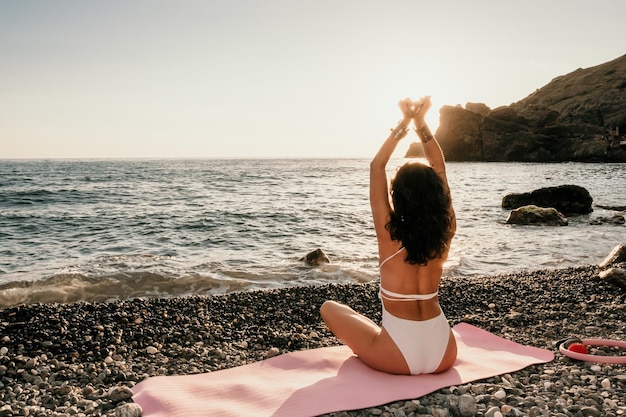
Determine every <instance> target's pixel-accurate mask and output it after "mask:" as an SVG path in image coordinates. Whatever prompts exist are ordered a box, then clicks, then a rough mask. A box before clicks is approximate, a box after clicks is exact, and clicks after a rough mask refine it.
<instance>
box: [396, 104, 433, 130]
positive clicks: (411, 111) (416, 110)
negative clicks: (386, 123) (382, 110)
mask: <svg viewBox="0 0 626 417" xmlns="http://www.w3.org/2000/svg"><path fill="white" fill-rule="evenodd" d="M398 106H399V107H400V111H402V115H403V118H404V120H403V122H404V123H406V124H407V125H408V124H409V122H410V120H411V119H413V123H414V124H415V128H416V129H419V128H421V127H422V126H424V125H425V124H426V122H425V121H424V117H425V116H426V113H428V110H430V107H431V106H432V103H431V102H430V96H424V97H422V98H420V99H419V100H417V101H413V100H411V99H410V98H408V97H407V98H405V99H404V100H400V102H399V103H398Z"/></svg>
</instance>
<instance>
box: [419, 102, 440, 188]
mask: <svg viewBox="0 0 626 417" xmlns="http://www.w3.org/2000/svg"><path fill="white" fill-rule="evenodd" d="M414 106H415V108H414V112H413V123H415V131H416V132H417V136H419V138H420V141H421V142H422V148H423V149H424V156H425V157H426V159H427V160H428V163H429V164H430V166H431V167H432V168H433V169H434V170H435V172H436V173H437V174H439V176H440V177H441V178H442V179H443V180H444V182H445V184H446V186H447V185H448V179H447V177H446V163H445V160H444V157H443V152H442V151H441V147H439V143H437V140H436V139H435V137H434V136H433V134H432V133H431V131H430V128H429V127H428V124H426V120H424V117H425V116H426V113H427V112H428V110H430V107H431V106H432V103H431V102H430V96H427V97H424V98H422V99H421V100H419V101H417V102H415V105H414Z"/></svg>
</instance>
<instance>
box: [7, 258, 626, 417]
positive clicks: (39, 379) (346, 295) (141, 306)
mask: <svg viewBox="0 0 626 417" xmlns="http://www.w3.org/2000/svg"><path fill="white" fill-rule="evenodd" d="M598 272H600V268H598V267H597V266H593V265H587V266H579V267H569V268H564V269H545V270H534V271H523V272H515V273H510V274H503V275H493V276H482V277H469V278H447V277H444V278H443V279H442V281H441V287H440V303H441V306H442V309H443V310H444V312H445V314H446V317H447V318H448V321H449V322H450V324H451V325H452V326H453V325H455V324H457V323H459V322H466V323H469V324H472V325H474V326H477V327H480V328H482V329H484V330H487V331H490V332H492V333H494V334H496V335H498V336H501V337H504V338H507V339H510V340H512V341H514V342H518V343H522V344H526V345H531V346H536V347H540V348H546V349H550V350H552V351H554V352H555V356H556V357H555V360H554V361H553V362H550V363H548V364H544V365H532V366H530V367H528V368H525V369H523V370H521V371H518V372H514V373H512V374H507V375H502V376H496V377H492V378H488V379H485V380H480V381H474V382H472V383H469V384H465V385H463V386H459V387H451V388H445V389H441V390H438V391H435V392H433V393H431V394H428V395H426V396H424V397H422V398H420V399H417V400H408V401H400V402H395V403H392V404H387V405H381V406H379V407H376V408H370V409H365V410H356V411H349V412H341V413H332V414H329V416H336V417H339V416H341V417H345V416H368V415H400V414H399V413H401V412H402V413H404V415H406V416H418V415H437V416H447V415H450V416H453V415H460V414H459V413H460V411H459V408H458V407H459V405H458V398H459V396H461V395H469V396H471V397H472V398H473V400H472V401H473V402H474V403H475V405H476V410H477V414H475V415H485V416H493V415H494V414H495V411H496V409H494V407H497V411H499V412H500V413H501V414H503V415H505V416H506V415H511V416H513V415H531V416H543V415H555V414H556V413H560V414H558V415H564V416H578V415H585V416H589V415H591V416H595V415H598V416H599V415H605V416H611V415H613V416H619V415H626V400H625V398H626V365H623V364H622V365H606V364H595V363H590V362H576V361H573V360H571V359H569V358H566V357H564V356H563V355H561V354H560V353H559V352H558V347H557V346H556V344H557V342H558V341H560V340H562V339H566V338H569V337H580V338H607V339H619V340H626V333H625V329H626V292H625V291H623V290H621V289H620V288H619V287H617V286H615V285H613V284H611V283H609V282H608V281H606V280H603V279H601V278H599V277H598ZM377 283H378V282H377V281H374V282H369V283H363V284H356V283H352V284H328V285H321V286H302V287H300V286H299V287H289V288H281V289H271V290H255V291H247V292H235V293H228V294H224V295H218V296H189V297H177V298H154V299H131V300H123V301H116V302H109V303H84V302H80V303H74V304H34V305H26V306H16V307H8V308H5V309H2V310H0V382H1V384H2V385H3V389H2V390H3V391H4V395H3V396H2V395H0V416H5V415H15V416H19V415H29V416H57V417H61V416H66V415H67V416H69V415H75V416H105V415H106V416H115V415H121V414H120V413H121V412H122V411H126V412H131V414H127V415H138V414H136V412H137V410H136V407H133V406H132V405H126V404H133V403H132V400H131V399H130V394H129V393H130V389H129V388H130V387H132V386H134V385H135V384H136V383H138V382H140V381H141V380H143V379H144V378H146V377H148V376H156V375H180V374H189V373H198V372H209V371H216V370H220V369H226V368H230V367H234V366H239V365H244V364H247V363H251V362H255V361H258V360H262V359H265V358H267V357H271V356H274V355H276V354H281V353H286V352H288V351H294V350H301V349H314V348H318V347H324V346H333V345H337V344H339V343H340V342H339V341H338V340H337V339H336V338H335V337H334V336H333V335H332V334H331V333H330V332H329V331H328V330H327V329H326V327H325V326H324V324H323V322H322V320H321V318H320V316H319V306H320V305H321V304H322V303H323V302H324V301H325V300H327V299H334V300H337V301H340V302H343V303H346V304H348V305H350V306H351V307H353V308H354V309H355V310H357V311H359V312H361V313H363V314H365V315H367V316H368V317H369V318H371V319H372V320H374V321H375V322H380V302H379V300H378V296H377ZM501 391H502V392H504V393H505V395H504V396H502V395H501V394H500V392H501ZM9 410H11V411H9ZM394 410H395V411H394ZM132 412H135V414H132ZM385 413H387V414H385Z"/></svg>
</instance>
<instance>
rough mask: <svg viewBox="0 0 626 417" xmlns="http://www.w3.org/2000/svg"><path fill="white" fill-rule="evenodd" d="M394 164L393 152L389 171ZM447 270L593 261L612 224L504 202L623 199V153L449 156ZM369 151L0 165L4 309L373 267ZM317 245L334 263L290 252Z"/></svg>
mask: <svg viewBox="0 0 626 417" xmlns="http://www.w3.org/2000/svg"><path fill="white" fill-rule="evenodd" d="M403 162H405V160H402V159H397V160H392V161H391V163H390V165H389V166H390V168H389V174H390V175H392V174H393V172H394V171H395V167H396V166H398V165H400V164H402V163H403ZM448 176H449V181H450V187H451V192H452V197H453V203H454V207H455V210H456V214H457V219H458V220H457V221H458V230H457V234H456V237H455V238H454V240H453V242H452V247H451V251H450V257H449V260H448V262H447V263H446V268H445V271H444V275H446V276H449V277H463V276H476V275H493V274H501V273H507V272H513V271H519V270H529V269H531V270H533V269H540V268H559V267H566V266H572V265H582V264H595V263H598V262H599V261H601V260H602V259H603V258H604V257H605V256H606V255H607V254H608V253H609V252H610V251H611V249H612V248H613V247H614V246H615V245H617V244H619V243H623V242H624V231H625V230H626V228H625V226H623V225H613V224H601V225H591V224H590V220H593V219H595V218H598V217H602V216H605V217H606V216H610V215H612V214H615V213H614V212H613V211H610V210H606V209H602V208H598V207H597V206H596V207H595V209H594V212H593V213H591V214H589V215H584V216H576V217H570V218H569V225H568V226H564V227H539V226H512V225H507V224H506V223H505V221H506V218H507V216H508V213H509V211H508V210H504V209H502V208H501V201H502V197H504V196H505V195H506V194H509V193H519V192H528V191H532V190H534V189H537V188H540V187H546V186H556V185H562V184H574V185H579V186H582V187H585V188H586V189H587V190H588V191H589V192H590V193H591V195H592V197H593V199H594V204H599V205H606V206H619V205H622V206H623V205H626V164H604V163H598V164H584V163H561V164H533V163H449V164H448ZM368 179H369V160H367V159H280V160H278V159H263V160H255V159H240V160H236V159H198V160H189V159H176V160H168V159H158V160H147V159H142V160H4V161H0V307H6V306H9V305H14V304H18V303H34V302H52V301H60V302H69V301H80V300H84V301H94V300H95V301H107V300H115V299H121V298H128V297H152V296H161V297H168V296H176V295H190V294H217V293H224V292H230V291H245V290H251V289H259V288H276V287H285V286H295V285H313V284H326V283H345V282H367V281H371V280H374V279H377V278H378V268H377V265H378V256H377V247H376V240H375V235H374V231H373V224H372V220H371V214H370V209H369V201H368ZM316 248H321V249H323V250H324V251H325V252H326V253H327V254H328V256H329V257H330V260H331V263H330V264H327V265H322V266H320V267H309V266H306V265H304V263H303V262H302V261H301V260H300V258H301V257H303V256H304V255H306V254H307V253H308V252H310V251H312V250H314V249H316Z"/></svg>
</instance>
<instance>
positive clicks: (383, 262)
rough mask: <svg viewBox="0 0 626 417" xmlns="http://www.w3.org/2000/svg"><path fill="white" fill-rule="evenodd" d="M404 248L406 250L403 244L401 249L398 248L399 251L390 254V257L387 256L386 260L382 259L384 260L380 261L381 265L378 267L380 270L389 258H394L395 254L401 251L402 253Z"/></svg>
mask: <svg viewBox="0 0 626 417" xmlns="http://www.w3.org/2000/svg"><path fill="white" fill-rule="evenodd" d="M403 250H404V246H402V247H401V248H400V249H398V251H397V252H396V253H394V254H393V255H391V256H389V257H387V258H386V259H385V260H384V261H382V262H381V263H380V265H378V269H379V270H380V268H382V267H383V265H384V264H385V263H386V262H387V261H388V260H390V259H391V258H393V257H394V256H396V255H397V254H399V253H400V252H402V251H403Z"/></svg>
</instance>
